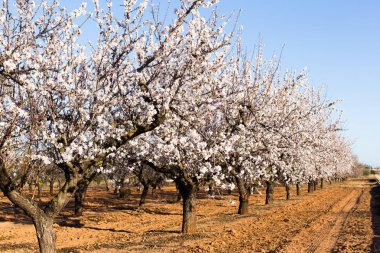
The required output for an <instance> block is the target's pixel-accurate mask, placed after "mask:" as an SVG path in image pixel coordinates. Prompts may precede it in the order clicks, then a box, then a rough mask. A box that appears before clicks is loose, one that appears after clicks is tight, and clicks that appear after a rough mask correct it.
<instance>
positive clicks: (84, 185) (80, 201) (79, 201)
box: [74, 171, 98, 216]
mask: <svg viewBox="0 0 380 253" xmlns="http://www.w3.org/2000/svg"><path fill="white" fill-rule="evenodd" d="M97 174H98V173H97V172H96V171H94V172H93V173H91V174H90V175H89V176H88V177H83V178H82V179H81V180H80V181H79V182H78V184H77V190H76V191H75V194H74V204H75V207H74V212H75V215H77V216H81V215H82V214H83V207H84V201H85V198H86V193H87V190H88V186H89V185H90V184H91V182H92V181H93V180H94V179H95V177H96V175H97Z"/></svg>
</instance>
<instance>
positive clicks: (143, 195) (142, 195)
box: [139, 183, 149, 206]
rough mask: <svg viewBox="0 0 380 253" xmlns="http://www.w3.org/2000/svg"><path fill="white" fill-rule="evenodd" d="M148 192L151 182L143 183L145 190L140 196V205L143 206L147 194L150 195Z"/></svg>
mask: <svg viewBox="0 0 380 253" xmlns="http://www.w3.org/2000/svg"><path fill="white" fill-rule="evenodd" d="M148 192H149V184H145V183H143V191H142V193H141V196H140V203H139V206H142V205H144V204H145V199H146V196H147V195H148Z"/></svg>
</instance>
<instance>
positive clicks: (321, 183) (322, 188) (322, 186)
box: [321, 178, 323, 189]
mask: <svg viewBox="0 0 380 253" xmlns="http://www.w3.org/2000/svg"><path fill="white" fill-rule="evenodd" d="M321 189H323V178H321Z"/></svg>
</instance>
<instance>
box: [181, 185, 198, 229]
mask: <svg viewBox="0 0 380 253" xmlns="http://www.w3.org/2000/svg"><path fill="white" fill-rule="evenodd" d="M176 183H177V184H178V190H179V193H180V194H181V197H182V200H183V202H182V213H183V214H182V215H183V217H182V230H181V231H182V233H184V234H190V233H195V232H196V231H197V217H196V195H197V187H196V185H195V184H194V183H193V182H191V181H189V180H185V179H184V178H178V179H177V180H176Z"/></svg>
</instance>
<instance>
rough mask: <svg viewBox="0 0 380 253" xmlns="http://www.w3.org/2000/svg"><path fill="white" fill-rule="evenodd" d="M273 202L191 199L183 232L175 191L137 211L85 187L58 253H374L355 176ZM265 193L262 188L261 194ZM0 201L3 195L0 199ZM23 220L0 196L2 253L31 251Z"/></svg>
mask: <svg viewBox="0 0 380 253" xmlns="http://www.w3.org/2000/svg"><path fill="white" fill-rule="evenodd" d="M305 188H306V187H303V189H302V195H301V196H295V189H292V196H291V197H292V198H291V200H288V201H286V200H285V191H284V189H283V187H276V188H275V202H274V203H273V204H272V205H270V206H266V205H264V196H263V195H260V194H254V195H253V196H252V197H251V199H250V214H249V215H244V216H242V215H237V214H236V212H237V205H238V200H237V195H236V194H233V195H227V196H222V197H219V196H218V195H216V198H214V199H212V198H208V197H207V194H206V193H205V192H204V191H201V193H200V194H199V198H198V200H197V213H198V225H197V226H198V227H197V228H198V233H196V234H191V235H181V234H180V233H179V231H180V227H181V218H182V217H181V204H180V203H175V202H174V199H175V198H176V194H175V189H174V187H166V188H164V189H163V190H161V191H159V192H158V197H152V196H151V195H150V196H149V198H148V199H147V203H146V205H145V206H144V207H142V208H137V205H138V197H139V195H138V192H137V191H136V192H133V194H132V196H131V198H130V199H129V200H121V199H117V197H116V196H115V195H114V194H113V193H112V192H106V191H105V189H104V188H103V187H100V186H93V187H91V188H90V191H89V194H88V198H87V206H86V209H85V212H84V215H83V216H82V217H80V218H77V217H74V216H73V211H72V210H73V205H72V203H70V204H69V205H68V207H67V208H66V209H65V210H64V212H63V213H62V215H61V216H60V217H59V218H57V221H56V224H55V225H54V226H55V229H56V231H57V247H58V249H59V252H107V253H112V252H159V253H163V252H380V216H379V215H380V187H375V183H374V182H373V180H368V179H360V180H358V179H356V180H348V181H346V182H344V183H336V184H332V185H328V184H325V187H324V189H322V190H320V189H318V190H317V191H315V192H313V193H307V192H306V189H305ZM262 192H264V190H262ZM0 196H1V195H0ZM37 250H38V249H37V239H36V236H35V231H34V227H33V225H32V224H31V221H30V219H29V218H27V217H26V216H24V215H23V214H22V212H21V211H20V210H17V209H15V208H14V207H12V206H11V205H10V203H9V202H8V201H7V200H6V199H5V198H4V197H1V198H0V252H36V251H37Z"/></svg>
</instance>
